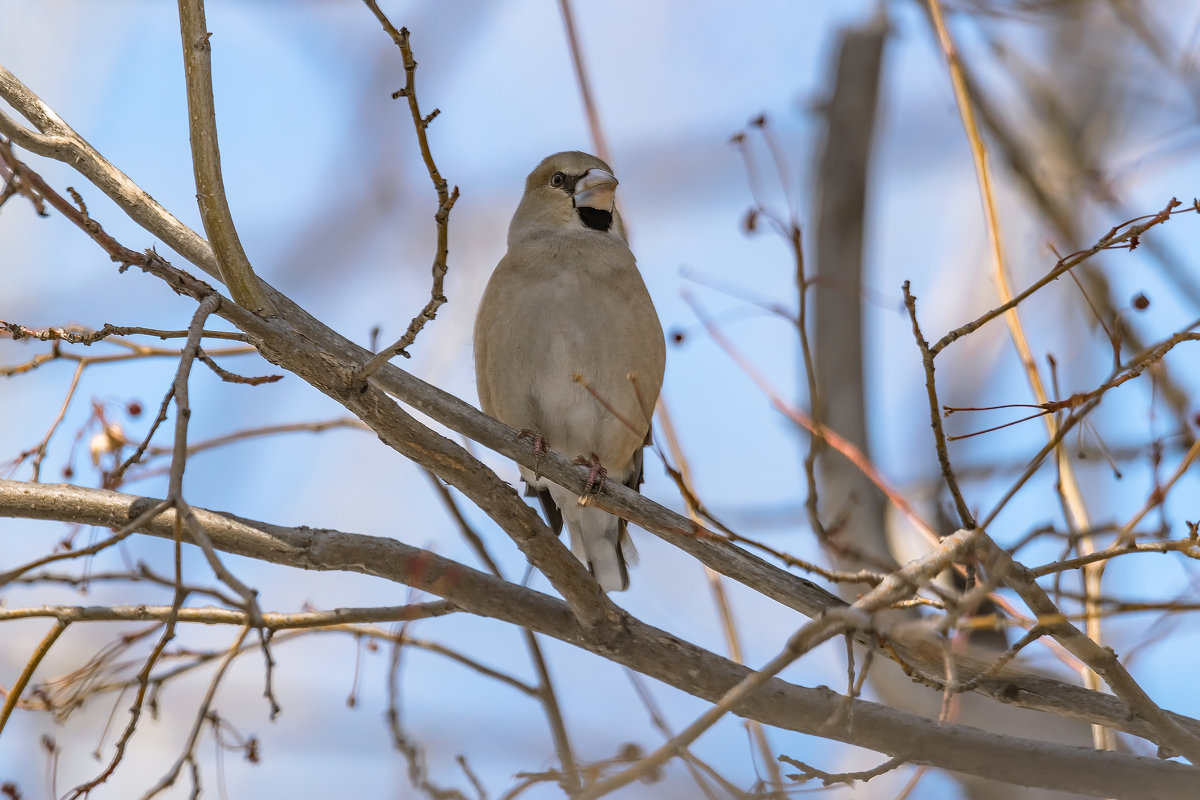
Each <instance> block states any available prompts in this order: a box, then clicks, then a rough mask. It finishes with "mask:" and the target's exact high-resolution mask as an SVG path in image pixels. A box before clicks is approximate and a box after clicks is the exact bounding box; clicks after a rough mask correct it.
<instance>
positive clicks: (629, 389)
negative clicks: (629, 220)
mask: <svg viewBox="0 0 1200 800" xmlns="http://www.w3.org/2000/svg"><path fill="white" fill-rule="evenodd" d="M616 188H617V179H616V178H615V177H614V176H613V170H612V168H611V167H609V166H608V164H606V163H605V162H604V161H602V160H601V159H599V158H597V157H596V156H593V155H589V154H588V153H583V152H579V151H568V152H562V153H556V154H554V155H552V156H548V157H547V158H545V159H543V160H542V162H541V163H539V164H538V165H537V167H535V168H534V170H533V172H531V173H529V177H528V178H527V179H526V181H525V191H524V194H523V195H522V197H521V200H520V203H519V204H518V205H517V210H516V212H515V213H514V214H513V218H512V222H511V223H510V225H509V228H508V251H507V253H506V254H505V255H504V257H503V258H502V259H500V262H499V263H498V264H497V265H496V268H495V270H493V272H492V274H491V277H490V278H489V280H488V283H487V286H486V288H485V289H484V292H483V295H482V298H481V299H480V302H479V309H478V311H477V313H476V317H475V330H474V349H475V381H476V387H477V389H478V393H479V403H480V406H481V408H482V409H483V411H484V412H485V413H487V414H488V415H490V416H492V417H495V418H496V419H498V420H500V421H501V422H503V423H505V424H506V425H508V426H509V427H511V428H515V429H517V430H518V431H520V432H521V436H522V437H528V438H530V439H532V444H533V449H534V462H535V465H536V460H537V457H538V455H539V454H542V453H544V452H545V449H546V448H553V449H554V450H557V451H559V452H561V453H563V454H565V455H567V456H574V455H578V456H579V458H577V459H576V460H577V462H579V463H586V464H588V465H590V467H591V470H590V474H589V480H588V484H589V486H588V489H589V491H591V490H593V489H592V484H593V483H594V482H598V483H599V485H600V486H602V485H603V482H604V481H605V480H615V481H618V482H620V483H622V484H624V485H625V486H628V487H629V488H631V489H634V490H635V491H638V490H639V487H640V486H641V483H642V452H643V447H644V446H645V445H646V444H648V443H649V442H650V427H651V426H650V421H651V417H652V416H653V413H654V407H655V405H656V403H657V402H658V396H659V392H660V391H661V389H662V383H663V374H664V371H665V366H666V344H665V341H664V338H663V329H662V324H661V323H660V322H659V318H658V313H657V311H655V308H654V303H653V301H652V300H651V298H650V293H649V291H648V290H647V289H646V284H645V282H644V281H643V280H642V275H641V273H640V272H639V270H638V266H637V262H636V260H635V259H634V256H633V253H632V252H631V251H630V249H629V242H628V238H627V237H626V234H625V227H624V225H623V224H622V223H621V215H620V214H619V213H618V211H617V208H616V204H615V192H616ZM521 478H522V480H523V481H524V483H525V485H526V492H525V493H526V495H536V496H537V497H538V499H539V501H540V503H541V506H542V509H543V512H544V513H545V515H546V519H547V522H548V523H549V524H550V526H551V527H552V528H553V529H554V531H555V533H561V531H562V526H563V521H564V519H565V521H566V526H567V530H568V532H569V535H570V541H571V550H572V552H573V553H574V554H575V555H576V556H577V557H578V558H579V559H580V560H581V561H583V562H584V563H585V564H586V565H587V566H588V568H589V570H590V571H591V573H592V575H593V576H594V577H595V578H596V580H597V581H598V582H599V584H600V586H601V587H602V588H603V589H604V590H605V591H621V590H624V589H626V588H628V586H629V571H628V567H627V564H626V560H627V559H632V558H633V557H634V552H633V549H632V545H631V544H630V543H629V537H628V532H627V530H626V527H627V523H626V521H625V520H623V519H619V518H618V517H615V516H613V515H611V514H609V513H607V512H605V511H601V510H600V509H598V508H595V507H594V506H590V505H588V504H587V503H586V497H585V498H582V499H581V498H580V497H579V496H577V495H576V494H575V493H574V492H572V491H570V490H568V489H564V488H563V487H561V486H558V485H557V484H554V483H552V482H550V481H548V480H547V479H546V478H544V477H542V476H541V475H538V474H537V473H536V471H535V470H531V469H528V468H526V467H521Z"/></svg>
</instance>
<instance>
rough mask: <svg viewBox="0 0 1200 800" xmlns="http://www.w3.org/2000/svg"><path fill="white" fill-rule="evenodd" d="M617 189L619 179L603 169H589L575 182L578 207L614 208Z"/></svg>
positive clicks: (574, 194) (601, 209)
mask: <svg viewBox="0 0 1200 800" xmlns="http://www.w3.org/2000/svg"><path fill="white" fill-rule="evenodd" d="M616 191H617V179H616V178H614V177H613V176H612V175H611V174H609V173H607V172H605V171H604V170H602V169H589V170H588V171H587V172H586V173H585V174H584V176H583V177H582V178H580V179H579V180H578V181H577V182H576V183H575V191H574V193H573V197H574V198H575V207H576V208H594V209H596V210H597V211H608V212H610V213H611V212H612V210H613V195H614V194H615V193H616Z"/></svg>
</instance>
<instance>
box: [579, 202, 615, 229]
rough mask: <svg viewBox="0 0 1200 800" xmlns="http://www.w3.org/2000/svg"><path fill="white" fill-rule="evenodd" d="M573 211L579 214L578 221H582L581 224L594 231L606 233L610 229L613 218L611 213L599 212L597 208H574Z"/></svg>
mask: <svg viewBox="0 0 1200 800" xmlns="http://www.w3.org/2000/svg"><path fill="white" fill-rule="evenodd" d="M575 210H576V211H578V212H579V219H581V220H582V221H583V224H584V225H587V226H588V227H589V228H591V229H592V230H594V231H607V230H608V229H609V228H611V227H612V221H613V216H612V212H611V211H601V210H600V209H598V208H589V207H587V206H583V207H581V208H576V209H575Z"/></svg>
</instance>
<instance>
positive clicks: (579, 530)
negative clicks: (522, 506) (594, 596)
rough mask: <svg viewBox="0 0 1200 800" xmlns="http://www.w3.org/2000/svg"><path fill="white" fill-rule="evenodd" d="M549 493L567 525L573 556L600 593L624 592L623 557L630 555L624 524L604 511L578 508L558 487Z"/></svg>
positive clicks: (575, 500)
mask: <svg viewBox="0 0 1200 800" xmlns="http://www.w3.org/2000/svg"><path fill="white" fill-rule="evenodd" d="M550 494H551V496H552V497H553V500H554V504H555V505H557V506H558V508H559V509H560V510H561V512H562V516H563V519H564V520H565V521H566V523H567V530H568V531H569V532H570V535H571V551H572V552H573V553H575V556H576V557H577V558H578V559H579V560H580V561H582V562H583V563H585V564H587V566H588V569H590V570H591V571H592V574H593V575H595V576H596V580H597V581H599V583H600V586H601V587H602V588H603V589H604V591H606V592H620V591H624V590H625V589H628V588H629V569H628V567H627V566H626V557H630V558H633V557H634V553H633V548H632V545H631V544H630V542H629V535H628V533H626V531H625V521H624V520H622V519H620V518H619V517H614V516H613V515H612V514H609V513H608V512H607V511H601V510H600V509H598V508H593V507H591V506H581V505H579V498H578V497H577V496H576V495H575V494H573V493H572V492H570V491H568V490H566V489H562V488H561V487H558V486H551V487H550Z"/></svg>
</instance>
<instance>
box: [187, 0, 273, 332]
mask: <svg viewBox="0 0 1200 800" xmlns="http://www.w3.org/2000/svg"><path fill="white" fill-rule="evenodd" d="M211 36H212V34H211V33H209V32H208V28H207V26H206V25H205V22H204V0H179V37H180V40H181V41H182V42H183V66H184V75H185V77H186V79H187V99H188V129H189V131H190V133H191V142H192V166H193V168H194V169H195V173H196V200H197V202H198V203H199V205H200V216H201V218H202V219H203V220H204V232H205V233H206V234H207V235H208V238H209V241H210V242H211V243H212V248H213V253H214V254H215V255H216V257H217V263H218V264H220V269H221V278H222V280H223V281H224V282H225V285H226V286H228V287H229V292H230V294H232V295H233V299H234V302H236V303H238V304H239V305H241V306H243V307H245V308H247V309H249V310H250V311H252V312H254V313H255V314H260V315H262V314H270V313H272V309H271V303H270V300H269V299H268V298H267V296H266V294H265V293H264V292H263V289H262V287H261V286H260V285H259V283H258V278H256V277H255V276H254V268H253V267H251V266H250V259H248V258H247V257H246V251H245V250H243V249H242V242H241V240H240V239H239V238H238V234H237V229H236V228H235V227H234V224H233V215H232V214H231V213H230V211H229V201H228V199H226V197H225V182H224V179H223V178H222V177H221V151H220V148H219V147H218V145H217V111H216V103H215V101H214V100H213V91H212V58H211V53H212V45H211V43H210V42H209V39H210V37H211Z"/></svg>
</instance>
